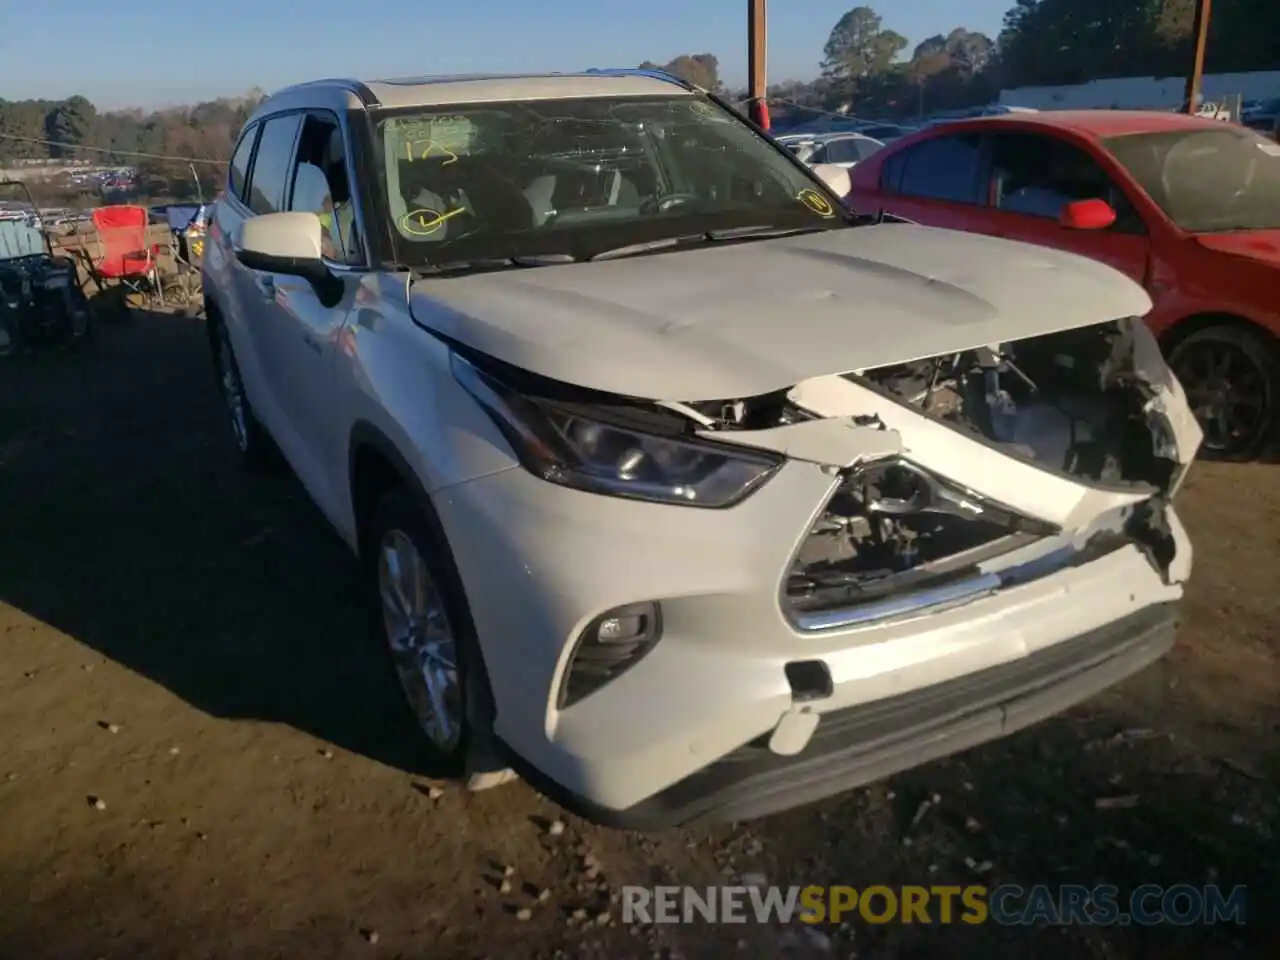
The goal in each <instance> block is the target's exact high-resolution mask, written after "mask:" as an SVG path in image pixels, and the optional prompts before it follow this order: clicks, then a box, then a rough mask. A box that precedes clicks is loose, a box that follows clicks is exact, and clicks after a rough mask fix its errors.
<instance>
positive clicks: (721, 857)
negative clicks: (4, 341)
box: [0, 313, 1280, 960]
mask: <svg viewBox="0 0 1280 960" xmlns="http://www.w3.org/2000/svg"><path fill="white" fill-rule="evenodd" d="M233 453H234V451H233V447H232V444H231V440H230V434H229V431H228V430H227V429H226V427H225V425H224V423H223V420H222V412H221V408H220V406H219V402H218V399H217V395H216V392H215V388H214V381H213V375H212V372H211V368H210V364H209V358H208V355H207V346H206V343H205V340H204V336H203V330H202V327H201V322H200V321H199V320H196V319H192V318H188V317H182V316H175V315H158V314H147V313H136V314H135V315H134V316H133V317H132V319H130V320H127V321H124V322H118V323H114V324H104V325H103V326H102V327H101V329H100V331H99V336H98V339H97V342H95V343H93V344H90V345H88V346H87V347H86V348H85V349H83V350H82V351H80V352H77V353H76V354H72V355H58V354H48V355H39V356H34V357H30V358H19V359H18V360H15V361H12V362H10V363H8V364H5V365H4V366H0V640H2V642H0V958H9V957H13V958H23V960H34V958H40V957H50V958H59V960H77V958H81V957H84V958H90V960H92V958H95V957H112V958H124V957H128V958H139V957H183V958H200V957H236V958H256V957H404V958H416V957H423V958H426V957H430V958H433V960H434V958H439V960H444V958H453V957H458V958H462V957H494V958H499V957H535V956H537V957H541V956H545V957H552V956H556V955H557V951H561V953H560V954H559V955H562V956H600V957H610V958H630V957H642V958H644V957H651V956H664V955H666V956H682V957H687V958H697V957H721V956H760V957H778V956H782V955H794V956H805V957H807V956H814V957H819V956H832V957H851V956H860V957H877V958H879V957H916V956H939V955H943V954H944V952H945V955H948V956H954V957H982V958H984V960H990V958H995V957H1006V956H1007V957H1018V958H1022V957H1025V956H1027V955H1029V951H1030V950H1032V949H1034V951H1035V952H1036V954H1037V955H1038V956H1041V957H1045V956H1048V957H1059V956H1060V957H1064V958H1066V957H1072V958H1077V957H1108V958H1114V957H1128V956H1156V955H1159V956H1161V957H1179V956H1186V957H1198V958H1204V957H1237V956H1239V957H1244V956H1261V955H1263V951H1264V950H1266V947H1267V946H1268V945H1270V946H1271V947H1272V948H1273V950H1274V946H1275V945H1276V944H1277V943H1278V942H1280V941H1278V940H1277V939H1276V932H1277V926H1276V921H1275V919H1274V914H1275V911H1274V906H1273V905H1274V902H1275V898H1276V895H1277V894H1280V884H1278V883H1277V873H1278V872H1280V871H1277V869H1276V864H1277V863H1280V838H1278V837H1277V833H1276V831H1277V827H1278V826H1280V819H1278V818H1277V810H1278V803H1277V789H1276V783H1277V777H1278V776H1280V668H1278V667H1277V655H1278V654H1280V639H1278V638H1277V631H1278V628H1277V622H1278V620H1280V591H1277V589H1276V584H1277V569H1278V567H1277V560H1278V558H1280V483H1277V477H1280V473H1278V472H1277V471H1280V464H1277V463H1273V462H1262V463H1251V464H1241V465H1219V464H1204V463H1202V464H1198V465H1197V466H1196V467H1195V468H1194V470H1193V473H1192V476H1191V478H1190V480H1189V481H1188V485H1187V487H1186V488H1185V490H1184V491H1183V493H1182V494H1181V509H1182V513H1183V516H1184V519H1185V521H1186V523H1187V526H1188V529H1189V531H1190V533H1191V535H1192V538H1193V540H1194V542H1195V545H1196V550H1197V556H1196V570H1195V574H1194V577H1193V580H1192V583H1191V586H1190V591H1189V597H1188V599H1187V601H1186V603H1185V622H1184V624H1183V627H1182V630H1181V633H1180V637H1179V644H1178V647H1177V648H1176V649H1175V651H1174V653H1173V654H1172V655H1171V656H1170V657H1169V658H1168V659H1167V660H1166V661H1164V662H1162V663H1161V664H1159V665H1158V666H1156V667H1154V668H1152V669H1150V670H1148V671H1147V672H1145V673H1143V674H1142V675H1140V676H1138V677H1136V678H1134V679H1133V680H1131V681H1129V682H1128V683H1127V684H1126V685H1124V686H1123V687H1122V688H1120V689H1119V690H1117V691H1115V692H1113V693H1111V694H1108V695H1106V696H1105V697H1103V698H1100V699H1099V700H1095V701H1093V702H1091V703H1090V704H1088V705H1086V706H1085V707H1084V708H1082V709H1080V710H1078V711H1076V712H1074V713H1073V714H1071V715H1069V716H1067V717H1064V718H1061V719H1059V720H1055V721H1052V722H1049V723H1046V724H1043V725H1041V726H1039V727H1037V728H1035V729H1032V730H1030V731H1027V732H1024V733H1022V734H1019V735H1017V736H1015V737H1013V738H1010V739H1009V740H1007V741H1003V742H999V743H996V744H992V745H990V746H987V747H985V748H982V749H979V750H977V751H974V752H971V753H968V754H965V755H962V756H960V757H958V758H954V759H952V760H950V761H945V762H942V763H936V764H933V765H930V766H928V767H925V768H923V769H921V770H918V771H914V772H912V773H910V774H907V775H904V776H901V777H897V778H895V779H894V780H893V781H892V782H891V783H888V784H880V785H876V786H873V787H871V788H869V789H865V790H861V791H857V792H855V793H853V794H851V795H848V796H845V797H841V798H836V799H833V800H831V801H828V802H826V803H824V804H822V805H819V806H817V807H814V808H810V809H805V810H800V811H796V812H793V813H790V814H786V815H783V816H780V817H776V818H773V819H770V820H766V821H762V822H757V823H752V824H744V825H739V826H737V827H734V828H731V827H724V828H717V829H714V830H705V829H700V830H691V831H683V832H678V833H671V834H666V835H661V836H655V837H642V836H639V835H632V834H624V833H614V832H609V831H602V830H598V829H596V828H593V827H590V826H588V825H585V824H582V823H581V822H579V821H577V820H575V819H573V818H567V817H566V818H564V821H563V822H564V824H565V829H564V830H563V831H562V832H560V831H558V830H553V829H550V828H549V827H548V823H550V822H551V821H555V820H557V819H558V818H560V817H561V815H560V814H559V813H558V811H557V810H556V808H555V807H554V805H552V804H550V803H549V802H547V801H543V800H540V799H539V798H538V797H537V796H536V795H535V794H533V793H532V791H530V790H529V789H528V788H527V787H525V786H524V785H523V784H515V785H511V786H506V787H502V788H500V789H497V790H493V791H488V792H485V793H482V794H475V795H467V794H463V793H460V792H458V791H457V790H455V789H454V788H452V787H448V786H445V787H443V789H442V790H441V789H436V788H435V787H434V786H433V783H432V781H430V780H429V778H428V776H427V774H428V773H429V771H424V770H422V769H421V768H420V766H419V764H418V762H417V760H416V758H415V757H414V755H413V753H412V752H411V751H410V750H409V749H408V748H407V746H406V740H405V738H404V737H403V736H402V734H403V733H404V728H403V726H402V722H403V717H402V713H401V708H400V706H399V702H398V699H397V698H398V696H399V693H398V691H397V690H395V689H394V686H393V681H391V680H390V679H389V676H388V674H387V673H386V672H385V670H384V665H383V661H382V653H381V651H380V650H379V649H378V647H377V646H376V645H375V643H374V642H373V640H372V639H371V634H370V633H369V630H368V629H367V621H366V613H365V608H364V606H363V604H362V598H361V594H360V589H359V584H358V583H357V580H356V570H355V565H354V563H353V561H352V560H351V558H350V556H349V554H348V553H347V552H346V550H345V548H344V547H343V546H342V545H341V544H340V543H339V541H338V540H337V538H336V537H335V536H334V535H333V534H332V533H331V532H330V531H329V530H328V529H327V527H326V526H325V525H324V523H323V521H322V520H321V518H320V517H319V515H318V514H317V513H316V512H315V511H314V510H313V508H312V507H311V506H310V505H309V503H308V502H307V501H306V498H305V496H304V494H303V493H302V492H301V490H300V489H299V488H298V486H297V485H296V482H295V481H294V480H293V479H292V478H291V477H290V476H289V475H288V474H287V473H285V472H280V473H278V474H277V475H268V476H266V477H264V478H255V477H253V476H251V475H248V474H246V473H245V472H244V471H243V470H242V468H240V467H239V465H238V464H237V463H236V461H235V458H234V456H233ZM483 602H489V603H501V602H502V598H501V597H491V598H484V600H483ZM654 709H655V710H656V709H661V705H660V704H655V705H654ZM636 722H643V718H637V721H636ZM507 873H509V874H510V875H509V877H507V878H506V881H505V884H504V882H503V878H504V874H507ZM742 874H749V875H763V876H764V877H766V878H767V880H768V882H769V883H776V884H782V885H790V884H810V883H817V884H837V883H838V884H852V885H855V886H866V885H868V884H888V885H895V884H926V885H927V884H931V883H955V884H967V883H983V884H985V885H987V886H995V885H997V884H1000V883H1018V884H1022V885H1024V886H1031V885H1033V884H1037V883H1044V884H1051V885H1056V884H1063V883H1084V884H1088V885H1093V884H1096V883H1113V884H1116V885H1118V886H1120V887H1121V888H1126V887H1131V886H1133V885H1136V884H1141V883H1157V884H1178V883H1187V884H1192V885H1195V886H1201V885H1204V884H1211V883H1216V884H1219V885H1222V886H1225V887H1232V886H1235V885H1237V884H1245V885H1248V887H1249V894H1248V899H1249V905H1250V914H1249V922H1248V924H1247V925H1246V926H1245V927H1242V928H1239V927H1221V926H1219V927H1204V926H1194V927H1187V928H1172V927H1161V928H1138V927H1108V928H1103V927H1083V926H1081V927H1072V928H1064V929H1062V930H1060V931H1052V930H1051V931H1028V930H1016V929H1012V928H1008V927H1003V928H1001V927H996V926H994V925H990V924H988V925H983V926H979V927H965V926H950V927H947V926H931V927H923V926H920V925H898V924H887V925H870V924H867V923H864V922H863V921H861V920H854V921H852V922H850V923H849V924H846V925H844V926H835V927H824V928H821V929H820V930H815V931H795V930H781V931H780V930H772V929H766V928H757V927H753V926H744V927H724V926H722V927H717V928H709V927H695V926H665V927H629V926H627V925H626V924H624V923H622V922H621V916H620V911H619V909H618V906H617V903H616V902H613V903H611V902H610V894H611V893H612V894H614V895H615V897H616V893H617V890H618V888H619V887H620V886H621V885H622V884H624V883H642V884H652V883H660V882H680V883H693V884H708V883H717V882H726V881H725V879H724V878H725V877H729V876H734V875H739V876H740V875H742ZM526 884H529V885H532V887H530V888H526V886H525V885H526ZM504 886H505V887H508V888H509V889H505V890H504ZM534 888H536V889H534ZM1273 950H1272V951H1267V952H1268V953H1271V955H1274V952H1273Z"/></svg>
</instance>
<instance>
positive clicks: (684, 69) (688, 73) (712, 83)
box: [639, 53, 722, 92]
mask: <svg viewBox="0 0 1280 960" xmlns="http://www.w3.org/2000/svg"><path fill="white" fill-rule="evenodd" d="M639 69H641V70H661V71H662V72H664V73H669V74H672V75H673V76H677V77H679V78H680V79H681V80H686V81H688V82H689V83H692V84H693V85H694V86H695V87H701V88H702V89H703V90H711V91H713V92H718V91H719V90H720V89H721V86H722V85H721V83H720V61H719V60H717V59H716V57H715V56H714V55H713V54H710V53H692V54H690V53H682V54H681V55H680V56H678V57H676V58H675V59H674V60H672V61H671V62H670V63H668V64H666V65H665V66H658V64H656V63H654V62H652V61H651V60H646V61H645V62H644V63H642V64H640V67H639Z"/></svg>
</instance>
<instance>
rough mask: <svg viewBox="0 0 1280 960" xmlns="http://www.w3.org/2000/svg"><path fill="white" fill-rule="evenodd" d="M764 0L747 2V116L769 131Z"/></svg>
mask: <svg viewBox="0 0 1280 960" xmlns="http://www.w3.org/2000/svg"><path fill="white" fill-rule="evenodd" d="M764 52H765V0H747V74H748V86H749V87H750V90H749V92H748V94H747V96H748V97H749V99H748V100H747V115H748V116H749V117H751V119H752V120H754V121H755V122H756V123H757V124H759V125H760V126H761V127H763V128H764V129H766V130H768V129H769V102H768V100H766V99H765V93H766V85H765V69H764V65H765V60H764V56H765V53H764Z"/></svg>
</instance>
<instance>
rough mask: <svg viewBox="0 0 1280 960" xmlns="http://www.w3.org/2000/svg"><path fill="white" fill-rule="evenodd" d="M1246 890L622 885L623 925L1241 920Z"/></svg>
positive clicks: (1087, 923)
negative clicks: (1124, 893)
mask: <svg viewBox="0 0 1280 960" xmlns="http://www.w3.org/2000/svg"><path fill="white" fill-rule="evenodd" d="M1246 899H1247V890H1246V888H1245V887H1243V886H1237V887H1233V888H1231V889H1230V890H1223V889H1221V888H1219V887H1217V886H1204V887H1197V886H1192V885H1190V884H1179V885H1176V886H1170V887H1164V886H1159V885H1156V884H1145V885H1143V886H1140V887H1136V888H1135V889H1134V890H1132V891H1131V892H1130V893H1129V894H1128V895H1127V896H1122V894H1121V892H1120V889H1119V887H1115V886H1110V885H1106V884H1101V885H1098V886H1094V887H1086V886H1082V885H1076V884H1063V885H1061V886H1056V887H1050V886H1047V885H1044V884H1040V885H1036V886H1033V887H1021V886H1017V885H1014V884H1005V885H1002V886H998V887H984V886H976V885H970V886H959V885H955V886H947V885H934V886H928V887H925V886H902V887H888V886H869V887H863V888H861V889H859V888H857V887H847V886H834V887H822V886H806V887H755V886H718V887H675V886H670V887H623V888H622V916H623V922H624V923H628V924H638V923H753V922H754V923H791V922H793V921H798V922H800V923H810V924H813V923H825V922H831V923H839V922H841V921H849V920H861V921H863V922H864V923H873V924H884V923H916V924H955V923H961V924H969V925H976V924H982V923H996V924H1000V925H1002V926H1075V925H1080V926H1117V925H1118V926H1127V925H1130V924H1135V925H1139V926H1155V925H1158V924H1171V925H1174V926H1192V925H1199V924H1205V925H1213V924H1237V925H1239V924H1243V923H1244V922H1245V906H1246Z"/></svg>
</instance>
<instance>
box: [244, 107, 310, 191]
mask: <svg viewBox="0 0 1280 960" xmlns="http://www.w3.org/2000/svg"><path fill="white" fill-rule="evenodd" d="M301 125H302V114H300V113H290V114H285V115H283V116H278V117H272V118H271V119H270V120H268V121H266V123H264V124H263V126H262V137H261V140H260V141H259V143H258V152H257V155H256V156H255V157H254V160H253V169H252V170H251V171H250V173H249V200H248V203H249V209H250V210H252V211H253V212H254V213H276V212H277V211H279V210H281V209H283V208H284V202H285V187H286V186H287V185H288V183H289V174H290V172H291V171H292V168H293V147H294V142H295V141H296V140H297V139H298V128H299V127H300V126H301Z"/></svg>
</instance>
